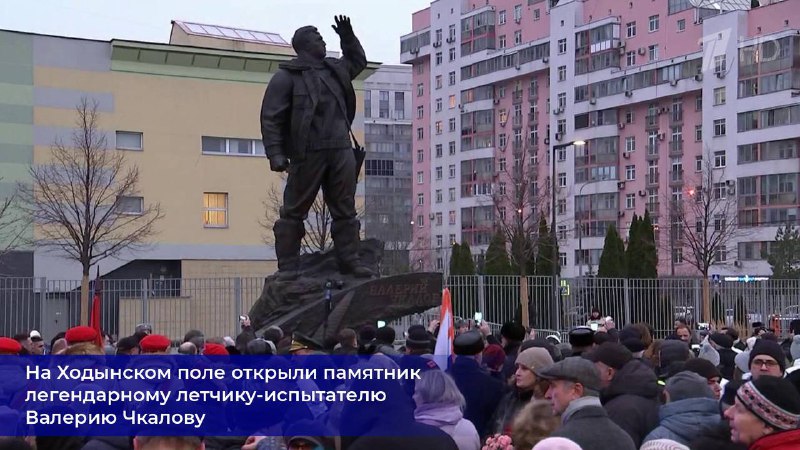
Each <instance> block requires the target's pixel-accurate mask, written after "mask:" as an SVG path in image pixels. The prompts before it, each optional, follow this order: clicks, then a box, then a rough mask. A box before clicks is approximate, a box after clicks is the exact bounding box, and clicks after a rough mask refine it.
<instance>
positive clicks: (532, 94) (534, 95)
mask: <svg viewBox="0 0 800 450" xmlns="http://www.w3.org/2000/svg"><path fill="white" fill-rule="evenodd" d="M537 100H539V92H537V91H534V90H533V89H531V90H529V91H528V101H530V102H531V103H535V102H536V101H537Z"/></svg>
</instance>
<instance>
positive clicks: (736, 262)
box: [733, 261, 742, 268]
mask: <svg viewBox="0 0 800 450" xmlns="http://www.w3.org/2000/svg"><path fill="white" fill-rule="evenodd" d="M733 265H734V266H736V267H740V268H741V267H742V262H741V261H734V262H733Z"/></svg>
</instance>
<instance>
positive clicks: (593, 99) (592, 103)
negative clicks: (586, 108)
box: [589, 98, 597, 105]
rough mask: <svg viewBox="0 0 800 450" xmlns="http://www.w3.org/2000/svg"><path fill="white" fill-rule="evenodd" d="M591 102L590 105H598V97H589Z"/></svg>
mask: <svg viewBox="0 0 800 450" xmlns="http://www.w3.org/2000/svg"><path fill="white" fill-rule="evenodd" d="M589 104H590V105H596V104H597V99H596V98H590V99H589Z"/></svg>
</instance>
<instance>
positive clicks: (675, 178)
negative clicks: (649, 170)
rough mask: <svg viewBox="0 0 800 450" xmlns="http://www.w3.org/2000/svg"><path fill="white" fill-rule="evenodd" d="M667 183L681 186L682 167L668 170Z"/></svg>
mask: <svg viewBox="0 0 800 450" xmlns="http://www.w3.org/2000/svg"><path fill="white" fill-rule="evenodd" d="M669 184H670V185H671V186H682V185H683V169H680V170H671V171H670V172H669Z"/></svg>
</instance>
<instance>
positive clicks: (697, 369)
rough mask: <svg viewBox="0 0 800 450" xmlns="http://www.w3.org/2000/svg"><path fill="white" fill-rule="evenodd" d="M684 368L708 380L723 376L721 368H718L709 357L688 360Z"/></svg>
mask: <svg viewBox="0 0 800 450" xmlns="http://www.w3.org/2000/svg"><path fill="white" fill-rule="evenodd" d="M683 370H685V371H688V372H694V373H696V374H698V375H700V376H701V377H703V378H705V379H706V380H710V379H712V378H722V374H721V373H720V372H719V369H717V367H716V366H714V364H712V363H711V361H709V360H707V359H702V358H692V359H690V360H688V361H686V364H684V365H683Z"/></svg>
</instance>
